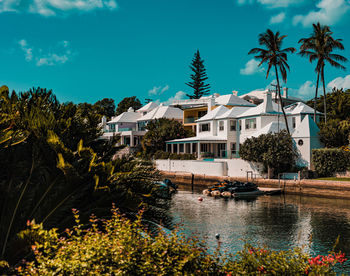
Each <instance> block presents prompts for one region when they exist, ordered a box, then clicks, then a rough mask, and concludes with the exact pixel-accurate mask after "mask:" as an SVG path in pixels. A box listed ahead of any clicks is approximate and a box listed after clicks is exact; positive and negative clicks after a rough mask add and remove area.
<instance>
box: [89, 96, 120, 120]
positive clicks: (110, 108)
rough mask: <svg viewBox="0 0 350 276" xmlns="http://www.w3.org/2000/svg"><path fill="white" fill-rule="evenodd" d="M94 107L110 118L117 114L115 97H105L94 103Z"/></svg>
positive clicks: (99, 112)
mask: <svg viewBox="0 0 350 276" xmlns="http://www.w3.org/2000/svg"><path fill="white" fill-rule="evenodd" d="M93 107H94V108H96V109H97V112H98V114H101V115H104V116H106V117H107V118H108V119H111V118H112V117H113V116H114V114H115V103H114V100H113V99H108V98H104V99H102V100H100V101H97V102H96V103H94V105H93Z"/></svg>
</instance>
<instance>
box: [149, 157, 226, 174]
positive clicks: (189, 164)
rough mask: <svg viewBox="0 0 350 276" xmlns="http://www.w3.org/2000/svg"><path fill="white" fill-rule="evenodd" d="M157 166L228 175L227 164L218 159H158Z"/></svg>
mask: <svg viewBox="0 0 350 276" xmlns="http://www.w3.org/2000/svg"><path fill="white" fill-rule="evenodd" d="M155 163H156V167H157V169H158V170H160V171H168V172H189V173H193V174H205V175H213V176H226V175H227V164H226V163H225V162H216V161H214V162H213V161H199V160H170V159H168V160H156V161H155Z"/></svg>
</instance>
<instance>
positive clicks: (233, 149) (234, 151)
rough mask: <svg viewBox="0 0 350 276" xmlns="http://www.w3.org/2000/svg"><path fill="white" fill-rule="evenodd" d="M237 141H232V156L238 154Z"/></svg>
mask: <svg viewBox="0 0 350 276" xmlns="http://www.w3.org/2000/svg"><path fill="white" fill-rule="evenodd" d="M236 151H237V150H236V143H231V156H232V157H235V156H236Z"/></svg>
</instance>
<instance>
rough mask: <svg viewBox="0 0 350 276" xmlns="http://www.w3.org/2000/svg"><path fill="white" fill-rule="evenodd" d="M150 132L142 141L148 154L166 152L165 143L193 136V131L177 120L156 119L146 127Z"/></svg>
mask: <svg viewBox="0 0 350 276" xmlns="http://www.w3.org/2000/svg"><path fill="white" fill-rule="evenodd" d="M146 129H147V130H148V131H147V132H146V134H145V136H144V137H143V139H142V148H143V149H144V151H145V153H146V154H153V153H155V152H156V151H158V150H161V151H164V150H165V142H166V141H169V140H173V139H182V138H187V137H190V136H193V133H192V132H191V131H188V130H185V129H184V126H183V125H182V124H181V123H179V122H178V121H175V120H169V119H165V118H161V119H156V120H153V121H151V122H149V123H148V124H147V126H146Z"/></svg>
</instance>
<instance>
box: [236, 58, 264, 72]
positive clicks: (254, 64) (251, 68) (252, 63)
mask: <svg viewBox="0 0 350 276" xmlns="http://www.w3.org/2000/svg"><path fill="white" fill-rule="evenodd" d="M259 63H260V62H259V61H257V60H255V59H251V60H249V61H248V62H247V63H246V65H245V67H244V68H242V69H241V70H240V73H241V75H253V74H256V73H261V72H264V70H265V69H264V68H263V67H258V65H259Z"/></svg>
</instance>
